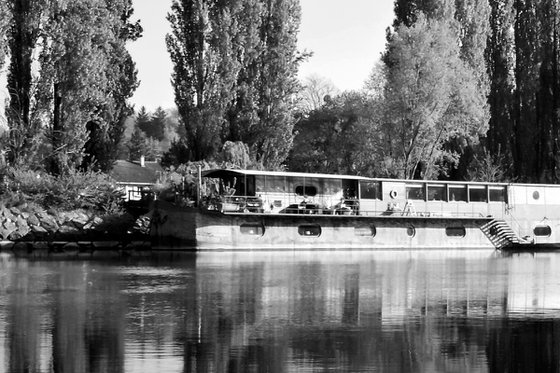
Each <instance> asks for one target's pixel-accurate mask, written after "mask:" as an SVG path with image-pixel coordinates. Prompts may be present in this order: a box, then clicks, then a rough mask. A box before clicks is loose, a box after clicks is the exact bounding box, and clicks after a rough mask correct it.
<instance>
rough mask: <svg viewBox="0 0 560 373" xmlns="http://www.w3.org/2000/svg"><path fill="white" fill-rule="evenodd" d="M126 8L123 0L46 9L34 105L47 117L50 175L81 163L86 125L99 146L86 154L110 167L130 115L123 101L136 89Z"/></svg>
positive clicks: (103, 0)
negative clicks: (37, 87) (39, 107)
mask: <svg viewBox="0 0 560 373" xmlns="http://www.w3.org/2000/svg"><path fill="white" fill-rule="evenodd" d="M128 6H130V1H128V0H122V1H120V0H119V1H117V0H114V1H112V0H111V1H109V0H96V1H85V0H81V1H74V2H68V3H63V2H60V3H59V2H54V3H52V4H51V7H50V9H49V18H48V27H47V28H46V30H45V37H44V38H43V43H42V46H41V57H40V66H41V69H40V72H39V73H40V81H39V85H40V89H41V91H40V95H39V97H38V102H39V103H40V105H41V108H42V110H43V114H44V115H46V116H48V117H50V121H49V122H50V123H49V124H50V134H49V136H48V138H49V141H50V143H51V150H50V151H51V154H50V155H49V160H50V162H49V169H50V170H51V172H53V173H55V174H58V173H62V172H66V171H67V170H69V169H71V168H74V167H77V166H80V164H82V161H83V160H84V146H85V145H86V142H87V141H88V136H89V135H91V134H92V133H91V131H89V132H88V130H87V124H88V123H89V122H90V121H93V122H95V125H94V126H90V128H97V130H96V132H95V138H96V141H102V142H103V146H99V147H97V148H94V147H89V149H100V152H98V153H97V154H98V155H102V156H104V157H105V156H108V157H107V158H104V159H103V161H102V162H100V165H101V167H102V168H103V169H107V168H109V167H110V165H111V163H112V162H111V159H112V158H114V157H115V156H116V153H117V147H118V146H117V145H118V141H119V140H120V138H121V137H122V132H123V125H122V124H123V123H124V120H125V119H126V116H128V114H129V113H130V107H129V106H128V104H127V103H126V99H127V98H128V97H130V96H131V95H132V92H133V90H134V89H135V87H136V72H135V69H134V64H133V62H132V60H131V59H130V55H129V54H128V52H127V51H126V49H125V42H126V40H128V39H129V38H131V37H133V36H130V35H129V32H130V28H129V27H128V26H129V25H128V23H127V14H130V9H129V8H128ZM89 156H90V159H94V158H95V155H94V154H90V155H89ZM86 160H87V158H86Z"/></svg>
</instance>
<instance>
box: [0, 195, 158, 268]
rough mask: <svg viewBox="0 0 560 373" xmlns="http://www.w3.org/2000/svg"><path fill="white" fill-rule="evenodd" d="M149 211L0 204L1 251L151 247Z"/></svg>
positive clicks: (100, 252)
mask: <svg viewBox="0 0 560 373" xmlns="http://www.w3.org/2000/svg"><path fill="white" fill-rule="evenodd" d="M149 224H150V215H149V214H145V215H141V216H135V215H132V214H131V213H129V212H125V211H123V212H120V213H112V214H102V213H100V212H95V211H88V210H85V209H77V210H72V211H60V210H56V209H44V208H42V207H39V206H34V205H29V204H22V205H20V206H17V207H9V208H8V207H5V206H0V252H3V253H9V254H14V255H16V256H26V257H29V256H31V257H51V256H65V257H82V256H84V257H95V256H107V255H110V256H122V255H130V254H131V253H134V252H137V251H145V250H149V249H150V240H149V236H148V231H149Z"/></svg>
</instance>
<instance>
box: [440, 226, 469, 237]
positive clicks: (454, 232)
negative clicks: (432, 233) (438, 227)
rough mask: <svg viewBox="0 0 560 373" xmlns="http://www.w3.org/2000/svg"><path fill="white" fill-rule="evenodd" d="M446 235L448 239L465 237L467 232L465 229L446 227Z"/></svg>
mask: <svg viewBox="0 0 560 373" xmlns="http://www.w3.org/2000/svg"><path fill="white" fill-rule="evenodd" d="M445 234H446V235H447V236H448V237H465V235H466V234H467V231H466V230H465V227H446V228H445Z"/></svg>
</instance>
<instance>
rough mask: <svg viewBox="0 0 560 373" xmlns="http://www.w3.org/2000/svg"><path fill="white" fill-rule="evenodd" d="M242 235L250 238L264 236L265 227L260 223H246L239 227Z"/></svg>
mask: <svg viewBox="0 0 560 373" xmlns="http://www.w3.org/2000/svg"><path fill="white" fill-rule="evenodd" d="M239 228H240V229H241V234H246V235H250V236H262V235H263V234H264V225H262V224H260V223H245V224H241V226H240V227H239Z"/></svg>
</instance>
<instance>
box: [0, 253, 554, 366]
mask: <svg viewBox="0 0 560 373" xmlns="http://www.w3.org/2000/svg"><path fill="white" fill-rule="evenodd" d="M559 265H560V253H559V254H555V253H548V254H538V255H530V254H520V255H512V256H501V255H498V254H496V253H489V252H463V251H451V252H443V251H437V252H436V251H431V252H418V251H416V252H377V253H368V252H335V251H333V252H308V253H273V252H266V253H248V252H245V253H201V254H196V255H195V254H192V255H184V256H173V257H170V256H159V257H158V258H152V259H130V260H127V261H121V262H99V261H83V262H82V261H80V262H77V261H66V262H55V261H38V262H34V261H27V260H16V259H13V258H11V257H6V256H4V257H0V351H1V352H0V371H6V372H263V371H266V372H315V371H317V372H318V371H321V372H322V371H327V370H329V371H337V372H360V371H364V372H366V371H383V372H449V371H456V372H477V371H478V372H503V371H510V372H531V371H534V372H537V371H538V372H547V371H550V372H556V371H560V338H557V337H560V322H559V320H560V271H558V268H560V267H559Z"/></svg>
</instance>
